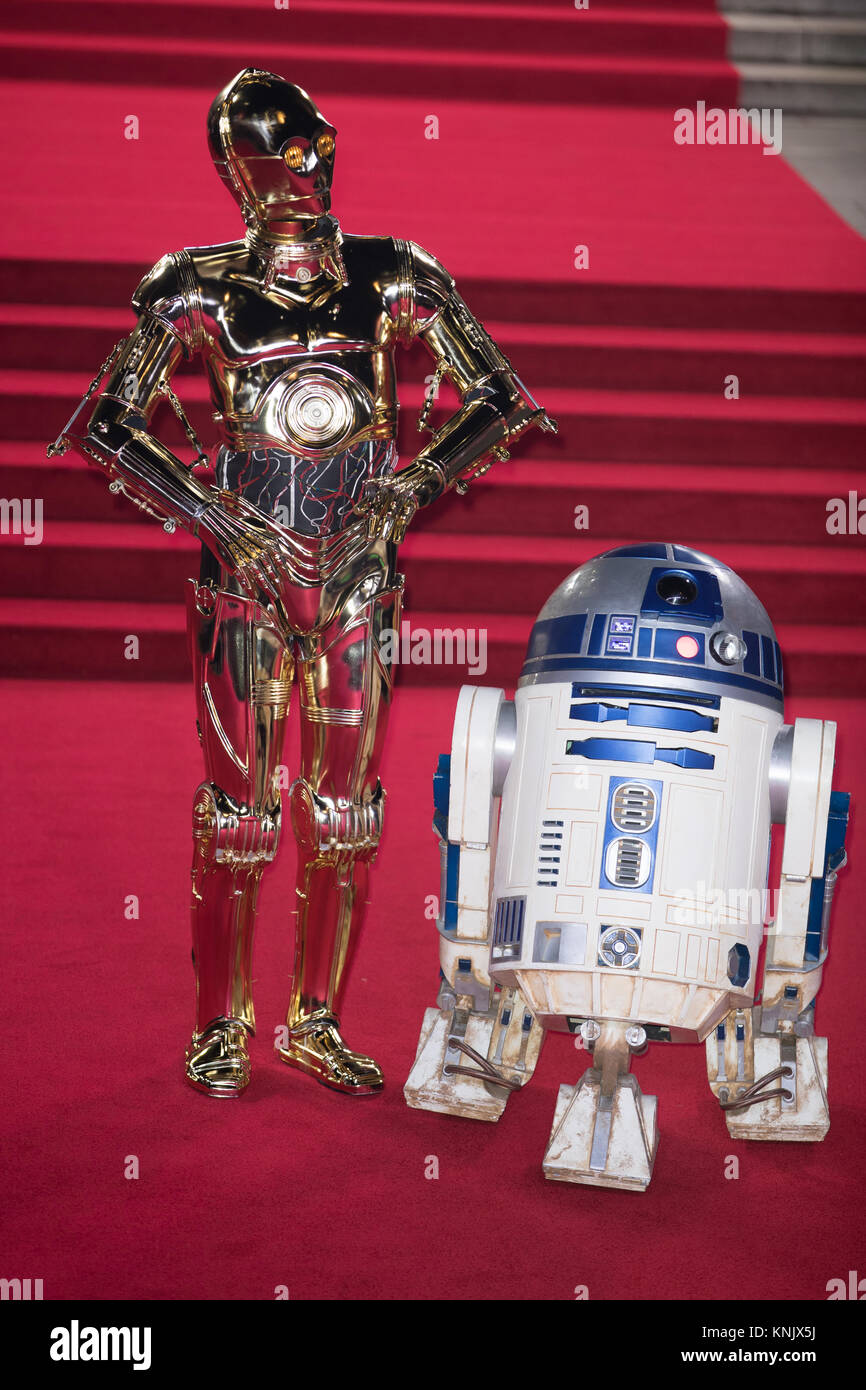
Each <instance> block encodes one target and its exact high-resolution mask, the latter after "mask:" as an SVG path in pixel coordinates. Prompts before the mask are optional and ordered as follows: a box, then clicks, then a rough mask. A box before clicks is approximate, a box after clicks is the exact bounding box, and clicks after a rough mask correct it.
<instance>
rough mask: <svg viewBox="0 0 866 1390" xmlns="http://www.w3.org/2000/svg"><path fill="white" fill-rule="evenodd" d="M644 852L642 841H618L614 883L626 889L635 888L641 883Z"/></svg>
mask: <svg viewBox="0 0 866 1390" xmlns="http://www.w3.org/2000/svg"><path fill="white" fill-rule="evenodd" d="M643 850H644V846H643V841H642V840H618V841H617V846H616V868H615V869H614V873H613V881H614V883H620V884H622V886H623V887H624V888H634V887H636V885H637V884H639V883H640V881H641V861H642V859H643Z"/></svg>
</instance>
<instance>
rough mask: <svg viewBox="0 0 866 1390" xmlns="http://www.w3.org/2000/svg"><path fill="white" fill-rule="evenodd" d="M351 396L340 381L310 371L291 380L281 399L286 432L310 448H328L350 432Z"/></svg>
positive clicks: (352, 411) (352, 414)
mask: <svg viewBox="0 0 866 1390" xmlns="http://www.w3.org/2000/svg"><path fill="white" fill-rule="evenodd" d="M354 414H355V412H354V409H353V405H352V399H351V397H350V395H349V393H348V391H347V390H346V389H345V387H344V386H342V385H341V383H340V382H339V381H335V380H334V379H333V378H331V377H326V376H322V375H320V374H319V373H318V372H310V373H307V374H305V375H304V376H303V377H301V378H300V379H299V380H298V381H296V382H294V383H293V385H292V386H290V387H289V389H288V390H287V391H286V394H285V395H284V397H283V401H282V415H283V422H284V425H285V429H286V433H287V435H288V436H289V438H290V439H296V440H298V442H299V443H301V444H306V445H308V446H309V447H310V448H314V449H322V448H329V447H330V446H331V445H333V444H337V443H338V442H339V441H340V440H341V439H343V438H345V436H346V435H347V434H349V433H350V432H351V429H352V423H353V420H354Z"/></svg>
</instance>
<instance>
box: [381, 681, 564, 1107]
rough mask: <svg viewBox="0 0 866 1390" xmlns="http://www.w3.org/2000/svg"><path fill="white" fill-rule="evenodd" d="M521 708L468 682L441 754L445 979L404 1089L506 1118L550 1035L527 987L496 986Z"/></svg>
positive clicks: (418, 1099)
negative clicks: (496, 874)
mask: <svg viewBox="0 0 866 1390" xmlns="http://www.w3.org/2000/svg"><path fill="white" fill-rule="evenodd" d="M513 712H514V711H513V706H512V705H510V703H509V702H508V701H505V700H504V698H503V691H501V690H484V689H479V688H476V687H474V686H464V687H463V689H462V690H461V691H460V696H459V699H458V703H457V713H456V717H455V721H454V733H453V738H452V745H451V753H450V754H443V756H442V757H441V758H440V760H439V768H438V769H437V773H436V776H435V778H434V781H433V798H434V807H435V816H434V821H433V825H434V829H435V830H436V833H437V835H438V836H439V843H440V854H441V860H442V886H441V893H440V912H439V917H438V919H437V923H436V926H437V930H438V932H439V961H440V977H441V982H442V983H441V986H440V989H439V995H438V998H437V1005H438V1007H436V1008H430V1009H427V1010H426V1012H425V1015H424V1021H423V1024H422V1028H421V1036H420V1039H419V1042H418V1049H417V1052H416V1055H415V1062H414V1065H413V1067H412V1070H411V1072H410V1074H409V1078H408V1080H407V1082H406V1085H405V1086H404V1088H403V1094H404V1095H405V1097H406V1101H407V1103H408V1104H409V1105H410V1106H412V1107H413V1108H414V1109H419V1110H435V1111H439V1112H442V1113H445V1114H449V1115H462V1116H464V1117H466V1118H468V1119H478V1120H498V1119H499V1117H500V1115H501V1114H502V1112H503V1110H504V1109H505V1105H506V1103H507V1100H508V1097H509V1095H511V1093H512V1092H513V1091H516V1090H519V1089H520V1088H521V1086H523V1085H525V1084H526V1082H527V1081H528V1080H529V1079H530V1077H531V1076H532V1073H533V1072H534V1070H535V1066H536V1063H537V1061H538V1055H539V1052H540V1050H541V1044H542V1041H543V1032H542V1029H541V1028H540V1026H539V1024H538V1023H537V1021H536V1019H535V1017H534V1015H533V1013H532V1011H531V1010H530V1008H529V1007H528V1005H527V1004H526V1001H525V1000H524V999H523V996H522V995H521V993H520V991H519V989H517V988H508V989H504V990H501V991H497V990H495V989H494V987H493V984H492V981H491V978H490V972H489V960H490V940H489V937H490V884H491V868H492V862H493V857H494V855H495V848H496V824H497V811H498V799H499V796H500V794H501V791H502V783H503V781H504V778H505V771H506V769H507V765H508V762H509V760H510V751H509V750H510V747H511V746H512V744H511V741H510V733H511V730H512V716H513ZM515 926H516V924H515Z"/></svg>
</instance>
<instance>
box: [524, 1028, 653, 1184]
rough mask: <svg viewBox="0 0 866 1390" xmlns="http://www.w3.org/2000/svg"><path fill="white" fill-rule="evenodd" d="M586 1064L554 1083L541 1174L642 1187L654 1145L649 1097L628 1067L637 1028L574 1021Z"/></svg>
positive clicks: (639, 1035) (639, 1037)
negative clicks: (586, 1051) (569, 1082)
mask: <svg viewBox="0 0 866 1390" xmlns="http://www.w3.org/2000/svg"><path fill="white" fill-rule="evenodd" d="M581 1033H582V1036H583V1040H584V1042H585V1043H586V1044H587V1046H588V1047H589V1048H590V1049H591V1051H592V1066H591V1067H590V1068H589V1069H588V1070H587V1071H585V1072H584V1074H583V1076H582V1077H581V1078H580V1080H579V1081H578V1083H577V1085H576V1086H560V1088H559V1095H558V1097H557V1102H556V1110H555V1112H554V1116H553V1128H552V1130H551V1133H550V1139H549V1140H548V1144H547V1151H546V1152H545V1155H544V1164H543V1167H544V1176H545V1177H546V1178H551V1179H553V1180H555V1181H558V1182H576V1183H584V1184H587V1185H589V1186H591V1187H617V1188H621V1189H623V1190H625V1191H632V1192H644V1191H646V1189H647V1187H648V1186H649V1182H650V1179H651V1177H652V1172H653V1164H654V1163H655V1156H656V1150H657V1148H658V1125H657V1122H656V1109H657V1101H656V1097H655V1096H645V1095H643V1094H642V1092H641V1089H640V1087H639V1085H638V1083H637V1080H636V1079H635V1077H634V1076H632V1075H631V1073H630V1071H629V1067H630V1065H631V1054H632V1052H633V1051H637V1050H640V1049H641V1048H643V1046H644V1045H645V1043H646V1033H645V1032H644V1030H643V1028H641V1027H639V1026H636V1025H633V1024H628V1023H624V1022H606V1023H601V1024H599V1023H596V1022H595V1021H594V1020H589V1021H588V1022H586V1023H584V1024H583V1025H582V1027H581Z"/></svg>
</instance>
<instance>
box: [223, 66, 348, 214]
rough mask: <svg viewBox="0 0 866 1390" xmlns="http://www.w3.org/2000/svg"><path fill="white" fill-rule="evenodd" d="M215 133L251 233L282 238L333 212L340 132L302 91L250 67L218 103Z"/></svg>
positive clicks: (226, 173)
mask: <svg viewBox="0 0 866 1390" xmlns="http://www.w3.org/2000/svg"><path fill="white" fill-rule="evenodd" d="M207 131H208V143H209V145H210V151H211V156H212V158H213V161H214V164H215V165H216V169H217V173H218V174H219V176H220V178H221V179H222V181H223V183H224V184H225V185H226V187H227V188H228V190H229V192H230V193H231V195H232V197H233V198H234V199H235V201H236V202H237V203H239V204H240V208H241V211H242V212H243V215H244V220H245V222H246V223H247V226H248V227H251V228H253V229H255V230H259V231H263V232H265V233H267V232H269V231H270V232H272V233H274V234H276V235H280V234H285V232H286V231H288V230H289V229H290V227H291V224H293V223H300V224H301V225H304V224H306V225H307V226H309V225H311V224H313V223H315V222H317V221H318V220H319V218H321V217H323V216H324V215H325V214H326V213H327V212H328V210H329V208H330V205H331V180H332V177H333V172H334V150H335V146H336V137H337V132H336V130H335V128H334V126H332V125H331V124H330V123H329V122H328V121H327V120H326V119H325V117H324V116H323V115H322V113H321V111H320V110H319V109H318V107H317V106H316V105H315V103H314V102H313V101H311V99H310V98H309V97H308V96H307V93H306V92H305V91H303V90H302V88H300V87H296V86H295V85H294V84H293V83H291V82H286V81H284V80H283V78H281V77H277V76H275V74H274V73H272V72H264V71H263V70H262V69H260V68H245V69H244V70H243V72H239V73H238V75H237V77H234V78H232V80H231V82H230V83H229V84H228V86H227V87H224V88H223V90H222V91H221V92H220V93H219V95H218V96H217V97H215V98H214V101H213V103H212V105H211V108H210V111H209V112H208V121H207Z"/></svg>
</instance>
